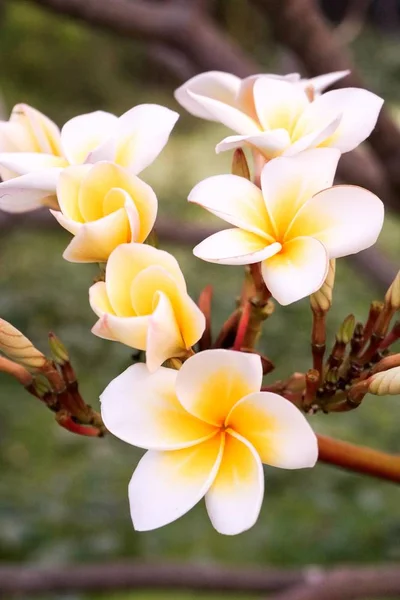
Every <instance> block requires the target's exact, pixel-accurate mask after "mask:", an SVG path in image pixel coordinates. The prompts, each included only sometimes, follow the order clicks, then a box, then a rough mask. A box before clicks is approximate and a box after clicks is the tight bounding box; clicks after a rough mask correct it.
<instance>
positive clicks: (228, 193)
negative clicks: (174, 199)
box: [188, 175, 275, 242]
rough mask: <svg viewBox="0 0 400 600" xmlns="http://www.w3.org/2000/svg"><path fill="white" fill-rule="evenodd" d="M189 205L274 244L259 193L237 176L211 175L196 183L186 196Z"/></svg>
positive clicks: (255, 188)
mask: <svg viewBox="0 0 400 600" xmlns="http://www.w3.org/2000/svg"><path fill="white" fill-rule="evenodd" d="M188 200H189V202H193V203H194V204H199V205H200V206H202V207H203V208H205V209H206V210H208V211H209V212H210V213H212V214H213V215H216V216H217V217H220V218H221V219H224V220H225V221H227V222H228V223H231V224H232V225H235V226H236V227H240V228H241V229H245V230H246V231H250V232H252V233H255V234H256V235H259V236H261V237H263V238H265V239H266V240H269V241H270V242H272V241H275V240H274V239H273V238H272V237H271V235H270V233H269V231H270V230H271V224H270V220H269V217H268V213H267V211H266V208H265V204H264V200H263V196H262V193H261V190H260V189H259V188H258V187H257V186H256V185H254V183H252V182H251V181H248V180H247V179H245V178H244V177H239V176H238V175H215V176H214V177H208V178H207V179H204V180H203V181H200V183H198V184H197V185H195V187H194V188H193V189H192V191H191V192H190V194H189V197H188Z"/></svg>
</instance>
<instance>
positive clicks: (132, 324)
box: [92, 304, 149, 350]
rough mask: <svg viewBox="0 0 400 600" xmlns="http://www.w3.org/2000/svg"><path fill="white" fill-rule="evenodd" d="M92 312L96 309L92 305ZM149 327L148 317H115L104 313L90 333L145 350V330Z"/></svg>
mask: <svg viewBox="0 0 400 600" xmlns="http://www.w3.org/2000/svg"><path fill="white" fill-rule="evenodd" d="M92 308H93V310H94V312H100V311H98V310H96V308H95V306H94V304H93V305H92ZM148 329H149V317H147V316H146V317H117V316H116V315H113V314H109V313H105V314H103V316H102V317H100V319H99V320H98V321H97V323H95V324H94V325H93V327H92V333H93V334H94V335H97V336H98V337H101V338H103V339H104V340H110V341H112V342H120V343H121V344H125V346H129V348H135V349H136V350H146V344H147V332H148Z"/></svg>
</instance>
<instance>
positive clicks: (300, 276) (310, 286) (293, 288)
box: [261, 237, 329, 306]
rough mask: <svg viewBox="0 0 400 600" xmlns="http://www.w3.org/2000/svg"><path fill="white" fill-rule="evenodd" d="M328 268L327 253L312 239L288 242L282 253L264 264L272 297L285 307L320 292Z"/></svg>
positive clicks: (321, 245)
mask: <svg viewBox="0 0 400 600" xmlns="http://www.w3.org/2000/svg"><path fill="white" fill-rule="evenodd" d="M328 266H329V259H328V254H327V251H326V249H325V247H324V245H323V244H321V242H319V241H318V240H315V239H313V238H311V237H297V238H295V239H292V240H290V241H289V242H286V243H285V244H284V246H283V248H282V250H281V252H280V253H279V254H276V255H275V256H273V257H272V258H268V259H267V260H265V261H264V262H263V263H262V266H261V270H262V276H263V278H264V281H265V284H266V286H267V287H268V289H269V290H270V292H271V294H272V296H273V297H274V298H275V300H277V301H278V302H279V304H282V305H283V306H286V305H287V304H291V303H292V302H296V301H297V300H300V299H301V298H305V297H306V296H309V295H310V294H312V293H314V292H315V291H317V290H319V288H320V287H321V285H322V284H323V282H324V280H325V277H326V274H327V271H328Z"/></svg>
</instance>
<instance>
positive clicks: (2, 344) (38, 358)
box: [0, 319, 46, 371]
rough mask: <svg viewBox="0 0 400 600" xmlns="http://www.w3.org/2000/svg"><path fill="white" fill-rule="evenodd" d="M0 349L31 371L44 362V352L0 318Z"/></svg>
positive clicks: (41, 365)
mask: <svg viewBox="0 0 400 600" xmlns="http://www.w3.org/2000/svg"><path fill="white" fill-rule="evenodd" d="M0 351H1V352H3V353H4V354H5V355H6V356H8V357H9V358H11V359H12V360H13V361H15V362H17V363H18V364H20V365H22V366H23V367H25V368H26V369H29V370H31V371H36V370H37V369H40V368H41V367H43V365H44V364H45V363H46V357H45V356H44V354H42V352H40V351H39V350H38V349H37V348H35V346H34V345H33V344H32V342H31V341H30V340H28V338H27V337H25V336H24V335H23V334H22V333H21V332H20V331H18V329H16V328H15V327H13V325H11V324H10V323H8V322H7V321H5V320H4V319H0Z"/></svg>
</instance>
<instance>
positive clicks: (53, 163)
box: [0, 104, 179, 212]
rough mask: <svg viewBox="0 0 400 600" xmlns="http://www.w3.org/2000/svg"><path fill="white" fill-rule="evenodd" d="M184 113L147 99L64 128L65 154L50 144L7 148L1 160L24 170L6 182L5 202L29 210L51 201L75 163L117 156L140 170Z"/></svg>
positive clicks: (0, 192) (1, 191) (1, 201)
mask: <svg viewBox="0 0 400 600" xmlns="http://www.w3.org/2000/svg"><path fill="white" fill-rule="evenodd" d="M178 117H179V115H178V113H176V112H174V111H172V110H170V109H169V108H166V107H164V106H159V105H158V104H141V105H139V106H135V107H134V108H131V109H130V110H128V112H126V113H125V114H123V115H122V116H121V117H119V118H118V117H116V116H115V115H112V114H110V113H107V112H103V111H96V112H93V113H89V114H85V115H80V116H78V117H74V118H73V119H71V120H70V121H68V122H67V123H66V124H65V125H64V127H63V128H62V130H61V135H60V148H61V156H55V155H54V154H52V153H49V150H44V149H42V150H40V151H38V150H35V151H30V152H2V153H0V165H1V166H2V167H3V168H7V169H10V170H11V171H13V172H14V173H16V174H18V175H20V177H17V178H15V179H13V180H10V181H6V182H4V183H1V184H0V208H1V209H2V210H5V211H7V212H26V211H29V210H34V209H35V208H39V207H40V206H42V205H43V204H44V205H47V204H48V203H49V201H48V197H49V196H54V195H55V192H56V187H57V182H58V177H59V175H60V172H61V170H62V169H63V168H65V167H67V166H70V165H80V164H84V163H96V162H98V161H105V160H106V161H111V162H114V163H116V164H118V165H120V166H122V167H125V168H127V169H129V170H130V171H131V173H133V174H134V175H137V174H138V173H140V172H141V171H143V169H145V168H146V167H147V166H149V165H150V164H151V163H152V162H153V161H154V160H155V158H156V157H157V156H158V155H159V153H160V152H161V150H162V149H163V148H164V146H165V144H166V143H167V141H168V138H169V135H170V133H171V131H172V128H173V127H174V125H175V123H176V121H177V119H178Z"/></svg>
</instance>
